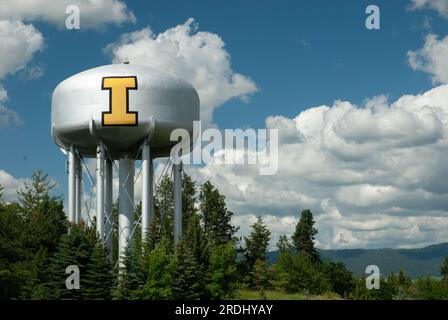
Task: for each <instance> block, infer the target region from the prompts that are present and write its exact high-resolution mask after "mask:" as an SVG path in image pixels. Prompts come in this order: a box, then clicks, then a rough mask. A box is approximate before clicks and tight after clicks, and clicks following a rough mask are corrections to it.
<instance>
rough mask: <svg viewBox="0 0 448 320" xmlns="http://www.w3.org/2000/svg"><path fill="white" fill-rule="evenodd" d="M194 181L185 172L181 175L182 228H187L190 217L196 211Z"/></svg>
mask: <svg viewBox="0 0 448 320" xmlns="http://www.w3.org/2000/svg"><path fill="white" fill-rule="evenodd" d="M196 202H197V195H196V183H195V181H193V179H192V178H191V177H190V176H189V175H187V174H186V173H185V172H184V173H183V175H182V230H184V232H185V230H187V228H188V223H189V221H190V218H191V217H192V216H194V215H196V214H197V213H198V210H197V208H196Z"/></svg>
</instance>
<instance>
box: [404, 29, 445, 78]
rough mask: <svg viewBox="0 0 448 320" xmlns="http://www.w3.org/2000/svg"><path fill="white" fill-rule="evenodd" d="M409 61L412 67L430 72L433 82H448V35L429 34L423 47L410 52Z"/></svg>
mask: <svg viewBox="0 0 448 320" xmlns="http://www.w3.org/2000/svg"><path fill="white" fill-rule="evenodd" d="M408 61H409V64H410V66H411V67H412V69H414V70H417V71H422V72H426V73H428V74H429V75H430V76H431V79H432V81H433V83H435V84H440V83H448V36H446V37H444V38H442V39H439V38H438V37H437V36H436V35H434V34H429V35H428V36H427V37H426V39H425V44H424V45H423V48H421V49H418V50H416V51H409V52H408Z"/></svg>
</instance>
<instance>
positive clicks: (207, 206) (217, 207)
mask: <svg viewBox="0 0 448 320" xmlns="http://www.w3.org/2000/svg"><path fill="white" fill-rule="evenodd" d="M199 201H200V211H201V218H202V222H203V224H204V233H205V236H206V237H207V239H208V240H209V242H210V243H211V245H213V246H219V245H223V244H227V243H228V242H229V241H234V240H235V239H234V235H235V233H236V232H237V231H238V229H237V228H235V227H234V226H232V224H231V223H230V221H231V219H232V216H233V212H231V211H229V210H228V209H227V207H226V203H225V197H224V195H222V194H220V193H219V191H218V190H217V189H216V188H215V187H214V186H213V185H212V184H211V183H210V182H209V181H207V182H205V183H204V184H203V185H202V187H201V192H200V194H199Z"/></svg>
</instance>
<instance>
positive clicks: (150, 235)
mask: <svg viewBox="0 0 448 320" xmlns="http://www.w3.org/2000/svg"><path fill="white" fill-rule="evenodd" d="M161 239H162V234H161V226H160V219H159V215H158V214H153V215H152V218H151V222H150V224H149V230H148V232H147V234H146V239H145V244H144V248H145V253H150V252H151V251H153V250H154V249H155V248H156V246H157V244H158V243H159V242H160V240H161Z"/></svg>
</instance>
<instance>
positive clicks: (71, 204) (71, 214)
mask: <svg viewBox="0 0 448 320" xmlns="http://www.w3.org/2000/svg"><path fill="white" fill-rule="evenodd" d="M67 167H68V168H67V169H68V221H69V222H70V223H75V222H76V181H75V175H76V152H75V148H74V147H73V146H71V147H70V151H69V152H68V166H67Z"/></svg>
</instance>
